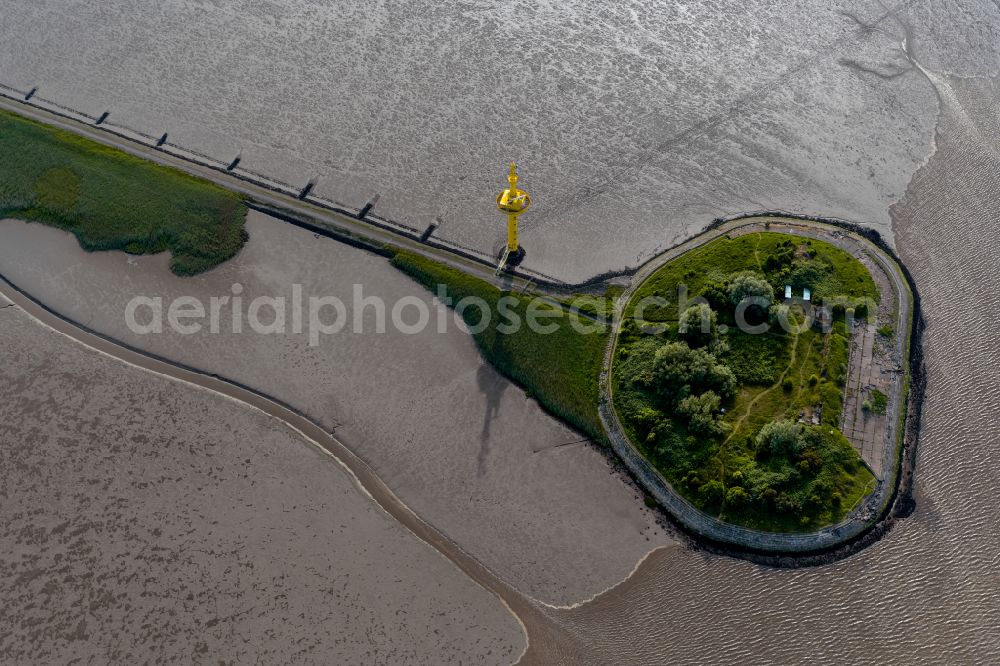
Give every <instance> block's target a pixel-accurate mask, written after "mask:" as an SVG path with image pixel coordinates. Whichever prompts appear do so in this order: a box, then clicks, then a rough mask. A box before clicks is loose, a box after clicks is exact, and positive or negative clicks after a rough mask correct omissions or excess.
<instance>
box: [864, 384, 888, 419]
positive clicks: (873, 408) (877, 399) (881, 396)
mask: <svg viewBox="0 0 1000 666" xmlns="http://www.w3.org/2000/svg"><path fill="white" fill-rule="evenodd" d="M865 404H867V405H868V410H867V411H869V412H871V413H872V414H877V415H879V416H882V415H883V414H885V412H886V409H887V408H888V407H889V397H888V396H887V395H886V394H885V393H882V391H879V390H878V389H872V392H871V397H870V398H869V399H868V400H866V401H865Z"/></svg>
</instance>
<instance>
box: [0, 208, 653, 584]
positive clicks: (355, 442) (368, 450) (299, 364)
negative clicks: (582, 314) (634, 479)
mask: <svg viewBox="0 0 1000 666" xmlns="http://www.w3.org/2000/svg"><path fill="white" fill-rule="evenodd" d="M247 228H248V230H249V232H250V241H249V243H248V244H247V246H246V247H245V248H244V249H243V251H242V252H241V253H240V254H239V255H238V256H237V257H235V258H234V259H232V260H231V261H229V262H227V263H226V264H223V265H222V266H220V267H218V268H217V269H215V270H213V271H211V272H209V273H207V274H204V275H201V276H198V277H196V278H178V277H177V276H174V275H172V274H171V273H170V272H169V271H168V270H167V268H166V264H167V257H166V256H165V255H158V256H152V257H129V256H127V255H125V254H124V253H120V252H99V253H93V254H89V253H86V252H84V251H83V250H81V249H80V247H79V244H78V243H77V242H76V239H75V238H73V237H72V236H71V235H70V234H67V233H65V232H62V231H58V230H56V229H52V228H50V227H44V226H42V225H38V224H26V223H23V222H16V221H0V273H2V274H3V275H4V276H6V277H7V278H9V279H10V280H11V281H12V282H14V283H15V284H18V285H19V286H21V287H23V288H24V289H25V290H27V291H28V292H29V293H31V294H32V295H34V296H36V297H37V298H39V299H40V300H41V301H42V302H44V303H45V304H46V305H48V306H50V307H52V308H53V309H55V310H56V311H58V312H60V313H62V314H64V315H66V316H69V317H71V318H72V319H74V320H76V321H79V322H81V323H83V324H84V325H86V326H90V327H92V328H94V329H96V330H98V331H100V332H101V333H104V334H106V335H110V336H112V337H114V338H116V339H119V340H123V341H125V342H127V343H128V344H131V345H134V346H136V347H138V348H141V349H144V350H147V351H150V352H152V353H155V354H158V355H161V356H164V357H167V358H170V359H171V360H174V361H177V362H180V363H184V364H187V365H190V366H193V367H196V368H199V369H202V370H204V371H206V372H209V373H218V374H219V375H221V376H223V377H227V378H231V379H234V380H236V381H238V382H241V383H242V384H245V385H247V386H251V387H253V388H255V389H257V390H260V391H263V392H265V393H267V394H268V395H271V396H275V397H276V398H278V399H279V400H282V401H284V402H285V403H288V404H291V405H293V406H294V407H295V408H296V409H298V410H300V411H302V412H304V413H305V414H307V415H309V416H310V417H311V418H312V419H313V421H315V422H316V423H318V424H320V425H321V426H322V427H323V428H325V429H327V430H328V431H331V432H334V433H335V434H336V437H337V439H338V440H339V441H342V442H343V443H344V444H345V445H346V446H347V447H348V448H350V449H351V450H352V451H353V452H354V453H356V454H357V455H359V456H360V457H361V458H362V459H363V460H364V461H365V462H367V463H368V464H370V465H371V466H372V467H373V468H374V469H375V472H376V473H377V474H378V475H379V477H381V479H382V480H384V481H385V482H386V483H387V484H388V486H389V487H390V488H391V489H392V491H393V492H395V493H396V494H397V495H399V496H400V498H402V500H403V501H404V502H405V503H406V504H407V505H408V506H409V507H410V508H411V509H413V510H414V511H415V512H416V513H417V514H418V515H419V516H420V517H421V518H423V519H424V520H427V521H428V522H429V523H431V525H433V526H434V527H436V528H438V529H439V530H440V531H441V532H443V533H444V534H445V535H447V536H448V537H449V538H451V539H452V540H454V541H456V542H457V543H458V544H460V545H461V547H462V548H464V549H465V550H466V551H468V552H470V553H472V554H473V555H474V556H475V557H477V558H478V559H479V560H480V561H481V562H483V563H484V564H485V565H486V566H487V567H489V568H490V569H492V570H493V571H494V572H496V573H498V574H499V575H500V576H501V577H502V578H503V579H504V580H506V581H507V582H509V583H511V584H513V585H516V586H517V587H518V588H519V589H520V590H521V591H522V592H524V593H525V594H528V595H530V596H532V597H536V598H538V599H541V600H543V601H546V602H549V603H556V604H568V603H573V602H576V601H579V600H580V599H583V598H588V597H590V596H592V595H594V594H597V593H598V592H601V591H602V590H605V589H607V588H608V587H610V586H611V585H613V584H615V583H617V582H618V581H620V580H621V579H622V578H624V577H625V576H626V575H628V573H629V572H630V571H631V570H632V568H633V567H634V565H635V562H636V561H638V559H639V558H641V557H642V556H643V555H644V554H645V553H646V552H647V551H648V550H649V549H650V548H653V547H655V546H658V545H662V544H664V543H669V541H670V538H669V536H668V535H666V534H665V533H664V532H663V530H661V529H659V528H658V527H657V525H656V522H655V516H653V515H652V514H651V513H650V512H649V511H648V510H647V509H646V508H645V506H643V504H642V502H641V500H637V493H636V491H634V490H633V489H632V488H631V487H630V486H629V485H627V484H625V483H624V482H623V481H622V480H621V479H620V478H619V477H618V476H617V475H615V474H613V473H612V471H611V470H610V469H609V467H608V464H607V462H606V461H605V459H604V458H603V456H602V455H601V454H600V453H599V452H598V451H597V450H595V449H594V448H593V447H590V446H589V445H587V444H585V443H583V442H581V436H580V434H579V433H577V432H574V431H572V430H570V429H569V428H567V427H565V426H564V425H563V424H561V423H560V422H559V421H557V420H556V419H554V418H552V417H551V416H548V415H547V414H545V413H544V412H543V411H542V410H541V409H540V408H539V406H538V404H537V403H536V402H535V401H533V400H530V399H528V398H527V397H526V396H525V394H524V391H522V390H521V389H519V388H518V387H516V386H513V385H511V383H510V382H508V381H507V380H505V379H504V378H502V377H500V376H498V375H497V374H496V372H495V371H493V369H492V368H490V367H489V366H488V365H485V364H484V363H483V361H482V359H481V358H480V356H479V353H478V352H477V351H476V348H475V345H474V344H473V342H472V339H471V338H470V336H468V335H467V334H466V333H464V332H463V331H461V330H459V329H458V328H457V327H456V326H455V325H454V319H453V318H448V319H446V320H445V327H444V329H443V330H444V332H443V333H440V332H438V331H439V330H440V329H439V328H438V324H439V320H438V313H439V312H443V313H444V314H446V315H447V314H449V312H450V311H448V310H446V309H443V310H439V309H438V308H437V307H436V306H434V305H433V304H431V298H430V296H429V294H427V293H426V292H425V291H424V290H423V288H422V287H420V286H419V285H417V284H416V283H415V282H413V281H412V280H410V279H409V278H408V277H406V276H405V275H404V274H403V273H401V272H400V271H398V270H396V269H395V268H393V267H391V266H390V265H389V264H388V262H387V261H386V260H385V259H384V258H382V257H377V256H374V255H371V254H367V253H365V252H362V251H360V250H356V249H354V248H350V247H347V246H344V245H342V244H340V243H336V242H334V241H331V240H328V239H322V238H316V237H314V236H313V234H311V233H308V232H306V231H303V230H301V229H297V228H294V227H290V226H289V225H286V224H285V223H283V222H279V221H276V220H274V219H273V218H268V217H266V216H264V215H261V214H259V213H251V215H250V217H249V219H248V225H247ZM355 283H357V284H359V286H360V287H361V289H362V295H363V296H364V297H367V298H379V299H382V300H383V301H384V302H385V303H387V310H390V309H391V308H392V307H393V305H394V304H395V303H397V302H400V301H401V300H402V299H419V300H420V301H421V302H422V303H426V304H428V310H429V312H431V313H433V314H432V316H431V319H430V322H431V323H430V325H429V326H428V327H426V329H424V330H422V331H420V332H417V333H412V334H407V333H403V332H402V331H400V330H399V329H397V328H396V327H395V326H394V325H392V323H391V317H390V316H389V315H388V314H387V315H386V319H387V320H389V321H388V324H387V325H386V329H385V331H384V332H383V333H379V332H378V330H379V329H378V319H377V316H376V312H375V309H374V307H375V306H369V307H367V308H365V309H364V311H363V312H361V311H358V310H356V308H355V306H354V302H353V300H354V299H353V291H354V284H355ZM233 284H239V285H240V286H241V287H242V289H243V291H242V296H241V297H242V299H243V307H242V308H241V309H242V310H243V318H242V319H243V324H242V327H241V330H242V332H241V333H235V332H234V331H233V329H232V326H231V325H229V322H230V321H231V317H230V313H231V309H229V308H226V310H225V313H224V314H223V316H221V317H220V320H221V322H220V326H219V332H218V333H215V334H213V333H211V330H210V327H209V326H208V325H206V326H204V327H203V329H202V330H201V331H200V332H199V333H196V334H193V335H180V334H178V333H176V332H175V331H172V330H171V328H170V327H169V326H165V330H164V333H163V334H147V335H137V334H135V333H133V332H131V331H130V330H129V329H128V327H127V326H126V322H125V316H124V313H125V309H126V304H127V303H128V302H129V301H130V300H131V299H132V298H133V297H135V296H136V295H146V296H150V297H162V298H164V303H165V304H167V305H169V303H170V302H171V301H172V300H173V299H174V298H176V297H178V296H191V297H195V298H197V299H199V300H200V301H201V302H202V303H203V305H204V307H205V308H206V312H207V311H208V310H209V309H210V301H211V299H212V298H213V297H220V296H226V295H229V296H232V285H233ZM295 284H298V285H300V286H301V288H302V294H303V297H304V302H305V303H306V305H304V307H303V312H304V314H303V320H304V321H305V322H306V323H307V322H308V319H309V316H308V305H307V303H308V300H307V299H308V298H309V297H312V296H317V297H325V296H334V297H337V298H340V299H341V300H342V301H343V302H344V303H345V308H346V311H345V314H346V317H345V319H346V320H347V321H349V322H350V323H348V324H347V325H346V326H345V328H344V330H343V331H342V332H340V333H338V334H334V335H324V336H322V338H321V339H320V341H319V342H320V343H319V344H318V345H317V346H315V347H313V346H310V344H309V336H308V327H307V326H303V331H302V332H301V333H295V332H294V330H293V326H292V324H291V323H289V325H288V326H287V327H286V334H271V335H261V334H256V333H253V332H252V330H251V329H250V327H249V324H248V318H247V312H248V310H249V307H248V304H249V303H250V302H251V300H252V299H254V298H256V297H257V296H271V297H285V298H287V299H288V306H287V307H286V312H287V313H288V320H290V319H291V317H292V309H293V305H292V300H293V299H292V295H293V294H292V290H293V285H295ZM442 308H443V306H442ZM265 309H266V310H267V312H264V313H262V314H261V321H266V322H269V321H270V320H271V317H272V315H271V312H270V309H269V308H265ZM408 310H410V312H409V313H408V314H407V316H406V321H407V322H412V321H413V320H414V315H413V312H412V308H411V307H408ZM355 312H358V314H361V315H363V317H362V318H361V319H360V323H361V325H362V328H361V331H362V332H358V333H355V332H354V323H353V318H354V314H355ZM143 316H144V315H140V318H141V317H143ZM331 317H332V315H331V314H330V312H326V313H325V314H324V319H325V320H330V319H331ZM143 321H145V319H143ZM449 321H450V322H451V323H450V325H449V324H448V322H449Z"/></svg>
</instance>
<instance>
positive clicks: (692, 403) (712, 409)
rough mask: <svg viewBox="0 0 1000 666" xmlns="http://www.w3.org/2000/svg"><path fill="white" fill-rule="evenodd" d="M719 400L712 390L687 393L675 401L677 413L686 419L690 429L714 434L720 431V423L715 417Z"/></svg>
mask: <svg viewBox="0 0 1000 666" xmlns="http://www.w3.org/2000/svg"><path fill="white" fill-rule="evenodd" d="M721 402H722V401H721V400H720V398H719V396H718V394H717V393H714V392H713V391H705V392H704V393H702V394H701V395H689V396H688V397H686V398H684V399H683V400H681V401H680V402H679V403H677V414H678V415H679V416H682V417H684V418H685V419H687V422H688V427H689V428H691V430H693V431H695V432H700V433H706V434H710V435H716V434H719V433H720V432H722V424H721V423H720V422H719V420H718V418H717V415H718V413H719V406H720V404H721Z"/></svg>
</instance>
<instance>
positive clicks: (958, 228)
mask: <svg viewBox="0 0 1000 666" xmlns="http://www.w3.org/2000/svg"><path fill="white" fill-rule="evenodd" d="M931 76H932V77H933V81H934V84H935V88H936V90H937V92H938V93H939V94H940V95H941V101H942V115H941V119H940V122H939V126H938V133H937V136H936V151H935V153H934V154H933V156H931V158H930V159H929V160H928V162H927V164H926V165H925V166H924V167H922V168H921V170H920V171H919V172H918V173H917V175H916V176H915V178H914V179H913V182H912V183H911V185H910V187H909V188H908V190H907V193H906V196H905V197H904V198H903V199H902V201H901V202H900V203H899V204H898V205H896V206H894V207H893V208H892V217H893V220H894V227H895V231H896V235H897V247H898V249H899V252H900V255H901V257H902V259H903V260H904V262H905V263H906V264H907V266H908V267H909V268H910V270H911V272H912V274H913V276H914V279H915V280H916V282H917V286H918V288H919V289H920V292H921V297H922V304H923V311H924V314H925V316H926V318H927V323H928V325H927V330H926V332H925V334H924V358H925V362H926V366H927V391H926V399H925V401H924V404H923V422H922V428H921V434H920V443H919V446H918V448H917V454H918V460H917V468H916V475H915V489H914V492H915V499H916V507H917V508H916V513H915V514H914V515H913V516H912V517H910V518H908V519H906V520H904V521H902V522H900V523H898V524H897V525H896V527H895V528H894V529H893V531H892V532H890V534H889V535H888V536H887V537H886V538H884V539H883V540H882V541H880V542H879V543H877V544H875V545H874V546H872V547H871V548H869V549H868V550H866V551H864V552H862V553H860V554H859V555H857V556H855V557H852V558H850V559H849V560H846V561H842V562H838V563H836V564H833V565H830V566H825V567H822V568H817V569H806V570H799V571H776V570H771V569H765V568H761V567H758V566H755V565H752V564H748V563H745V562H737V561H732V560H727V559H722V558H715V557H711V556H707V555H706V556H702V555H697V554H692V553H690V552H685V551H682V550H678V549H666V550H662V551H658V552H657V553H655V554H654V555H652V556H651V557H650V558H649V559H648V560H647V561H646V562H645V563H643V565H642V566H640V567H639V570H638V571H637V572H636V574H635V575H634V576H633V577H632V578H630V579H629V580H628V581H627V582H626V583H625V584H623V585H622V586H620V587H618V588H616V589H615V590H614V591H612V592H611V593H609V594H606V595H604V596H602V597H601V598H599V599H598V600H596V601H595V602H593V603H591V604H586V605H584V606H581V607H580V608H578V609H575V610H572V611H568V612H554V613H551V614H550V617H552V618H553V619H554V620H555V621H556V622H557V623H558V624H559V626H560V627H562V628H563V629H564V630H565V631H566V632H567V633H568V634H570V635H571V636H572V637H574V638H575V641H576V646H577V650H578V651H577V652H576V653H575V655H574V656H573V657H571V658H570V659H569V660H566V659H565V657H564V656H563V655H562V654H555V653H547V652H546V651H545V646H544V645H542V644H538V645H535V646H533V648H534V649H533V650H532V651H531V653H530V654H529V656H528V657H527V658H526V660H525V661H526V662H528V663H553V662H555V661H561V663H571V662H572V661H573V660H582V661H586V662H599V661H601V660H608V659H621V656H620V655H623V654H624V655H628V657H627V658H625V659H624V661H627V662H628V663H634V664H659V663H662V660H663V655H664V654H668V655H670V661H671V663H678V664H688V663H690V664H694V663H705V662H720V661H727V660H729V659H731V658H733V655H741V656H742V655H752V659H753V661H755V662H758V663H774V664H777V663H782V664H785V663H823V664H842V663H854V664H876V663H879V664H882V663H898V664H941V663H948V664H990V663H997V662H998V661H1000V623H998V622H997V617H1000V579H998V577H997V567H998V565H1000V562H998V559H997V553H998V552H1000V520H998V518H997V516H998V515H1000V501H998V499H997V497H998V496H997V493H996V460H997V458H998V457H1000V419H998V418H997V415H996V410H995V409H994V407H993V404H992V397H993V396H994V394H995V393H996V387H997V386H1000V365H998V359H1000V338H998V337H997V335H996V312H998V311H1000V277H998V271H997V268H998V266H1000V226H998V224H997V220H998V219H1000V196H998V195H1000V181H998V179H997V174H998V173H1000V141H998V139H997V136H998V133H997V131H996V130H997V128H998V120H997V116H996V112H995V108H996V101H997V99H1000V86H998V81H997V79H983V78H980V79H973V78H966V79H961V78H956V77H949V76H944V75H940V74H933V73H932V74H931ZM991 109H992V110H991ZM963 294H975V296H974V297H972V298H965V297H963Z"/></svg>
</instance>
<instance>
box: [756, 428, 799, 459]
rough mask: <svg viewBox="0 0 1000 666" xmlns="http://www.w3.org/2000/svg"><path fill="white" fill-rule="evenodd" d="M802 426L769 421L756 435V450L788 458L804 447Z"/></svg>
mask: <svg viewBox="0 0 1000 666" xmlns="http://www.w3.org/2000/svg"><path fill="white" fill-rule="evenodd" d="M804 445H805V444H804V441H803V439H802V426H801V425H800V424H798V423H794V422H792V421H788V420H781V421H771V422H770V423H767V424H765V425H764V427H763V428H761V429H760V432H759V433H757V448H758V449H764V450H766V451H769V452H770V453H771V454H772V455H779V456H788V455H792V454H795V453H798V452H799V451H800V450H801V449H802V448H803V447H804Z"/></svg>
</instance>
